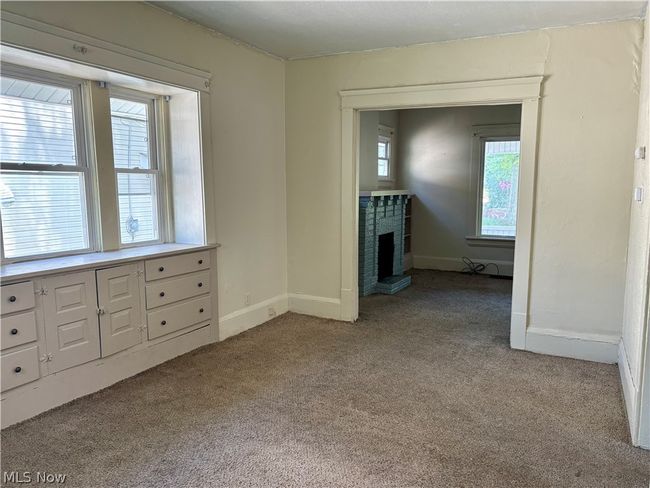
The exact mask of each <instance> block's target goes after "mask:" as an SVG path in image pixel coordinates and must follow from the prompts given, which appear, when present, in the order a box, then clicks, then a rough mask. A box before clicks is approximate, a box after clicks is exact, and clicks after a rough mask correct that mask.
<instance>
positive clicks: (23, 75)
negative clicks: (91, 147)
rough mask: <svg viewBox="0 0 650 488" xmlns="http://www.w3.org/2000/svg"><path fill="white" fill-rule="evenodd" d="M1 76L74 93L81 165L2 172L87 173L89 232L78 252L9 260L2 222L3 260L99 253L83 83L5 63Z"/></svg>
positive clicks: (0, 257) (0, 258)
mask: <svg viewBox="0 0 650 488" xmlns="http://www.w3.org/2000/svg"><path fill="white" fill-rule="evenodd" d="M1 67H2V75H3V76H7V77H10V78H18V79H22V80H26V81H33V82H36V83H43V84H48V85H54V86H60V87H62V88H67V89H70V90H71V91H72V115H73V121H74V130H75V157H76V160H77V162H78V163H79V164H77V165H75V166H61V165H49V164H29V165H23V164H19V163H1V166H2V169H3V170H14V171H48V172H57V171H61V172H80V173H83V174H84V187H85V192H84V193H85V195H84V199H85V205H84V206H83V207H82V210H83V212H84V213H85V221H86V232H87V233H88V247H87V248H83V249H75V250H71V251H62V252H52V253H41V254H30V255H29V256H20V257H16V258H6V257H5V255H4V242H3V236H4V234H3V233H2V230H1V229H2V221H1V220H0V261H1V262H2V264H10V263H17V262H23V261H33V260H36V259H45V258H54V257H61V256H72V255H77V254H87V253H92V252H96V251H97V250H98V232H97V222H96V219H95V215H96V214H95V210H96V209H95V206H96V204H95V202H96V199H97V197H96V195H95V186H94V184H93V182H94V179H95V173H96V168H95V167H94V166H93V165H92V163H91V158H89V157H88V152H89V151H88V148H87V146H86V144H87V139H86V133H87V126H86V124H87V123H88V121H87V120H85V113H86V112H85V110H84V109H85V105H86V103H87V101H86V100H85V96H84V90H83V88H82V87H83V83H84V80H81V79H78V78H73V77H70V76H65V75H59V74H54V73H50V72H47V71H41V70H37V69H33V68H26V67H22V66H16V65H12V64H7V63H2V64H1Z"/></svg>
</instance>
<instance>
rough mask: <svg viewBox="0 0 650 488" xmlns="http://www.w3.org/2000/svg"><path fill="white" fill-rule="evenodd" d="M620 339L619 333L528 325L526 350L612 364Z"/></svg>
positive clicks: (615, 358)
mask: <svg viewBox="0 0 650 488" xmlns="http://www.w3.org/2000/svg"><path fill="white" fill-rule="evenodd" d="M620 339H621V338H620V335H613V334H611V335H610V334H591V333H581V332H568V331H564V330H557V329H543V328H539V327H528V330H527V331H526V350H527V351H530V352H536V353H540V354H548V355H550V356H561V357H566V358H573V359H582V360H585V361H594V362H598V363H608V364H614V363H616V362H617V361H618V343H619V341H620Z"/></svg>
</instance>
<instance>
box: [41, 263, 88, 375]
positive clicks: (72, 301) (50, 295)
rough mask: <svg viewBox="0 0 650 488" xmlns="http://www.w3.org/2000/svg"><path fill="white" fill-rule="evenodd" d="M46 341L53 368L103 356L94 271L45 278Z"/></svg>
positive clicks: (62, 368) (61, 367)
mask: <svg viewBox="0 0 650 488" xmlns="http://www.w3.org/2000/svg"><path fill="white" fill-rule="evenodd" d="M44 283H45V289H46V290H47V293H46V295H45V296H44V297H43V304H44V310H45V343H46V345H47V352H48V353H50V354H52V362H51V363H50V365H51V368H52V370H53V372H57V371H61V370H64V369H66V368H70V367H72V366H76V365H78V364H83V363H86V362H88V361H92V360H93V359H97V358H98V357H99V325H98V323H97V290H96V287H95V273H94V271H84V272H81V273H73V274H67V275H61V276H52V277H49V278H46V279H45V280H44Z"/></svg>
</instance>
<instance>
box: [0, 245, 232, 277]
mask: <svg viewBox="0 0 650 488" xmlns="http://www.w3.org/2000/svg"><path fill="white" fill-rule="evenodd" d="M216 247H219V244H206V245H198V244H156V245H153V246H141V247H129V248H126V249H120V250H118V251H107V252H90V253H86V254H76V255H73V256H62V257H58V258H49V259H38V260H35V261H24V262H21V263H11V264H4V265H2V266H0V279H1V280H2V282H3V283H4V282H8V281H16V280H22V279H26V278H34V277H36V276H44V275H49V274H55V273H62V272H67V271H75V270H80V269H87V268H96V267H101V266H105V265H115V264H120V263H126V262H130V261H140V260H142V259H151V258H159V257H163V256H171V255H174V254H183V253H186V252H191V251H203V250H205V249H214V248H216Z"/></svg>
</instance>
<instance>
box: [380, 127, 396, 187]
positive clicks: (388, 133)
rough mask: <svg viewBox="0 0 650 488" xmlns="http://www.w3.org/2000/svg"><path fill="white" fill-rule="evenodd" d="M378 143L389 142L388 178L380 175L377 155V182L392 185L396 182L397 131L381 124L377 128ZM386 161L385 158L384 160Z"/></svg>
mask: <svg viewBox="0 0 650 488" xmlns="http://www.w3.org/2000/svg"><path fill="white" fill-rule="evenodd" d="M377 132H378V135H377V142H382V139H384V141H383V142H388V151H389V152H388V158H387V160H388V176H382V175H380V174H379V154H377V180H378V181H379V182H380V183H382V182H383V183H391V182H394V181H395V170H394V168H393V166H394V164H393V163H394V162H395V129H393V128H392V127H389V126H387V125H382V124H379V125H378V128H377ZM382 159H384V158H382Z"/></svg>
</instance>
